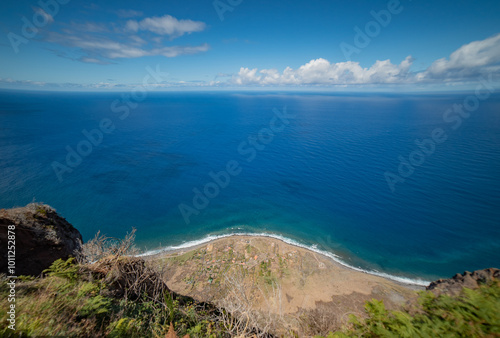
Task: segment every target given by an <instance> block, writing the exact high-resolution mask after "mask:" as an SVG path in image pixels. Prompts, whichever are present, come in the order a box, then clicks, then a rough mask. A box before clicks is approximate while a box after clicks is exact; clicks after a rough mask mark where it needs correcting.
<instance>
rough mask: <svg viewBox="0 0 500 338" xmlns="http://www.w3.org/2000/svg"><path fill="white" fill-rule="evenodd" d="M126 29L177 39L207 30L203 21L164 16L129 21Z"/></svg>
mask: <svg viewBox="0 0 500 338" xmlns="http://www.w3.org/2000/svg"><path fill="white" fill-rule="evenodd" d="M126 28H127V29H128V30H130V31H132V32H137V31H139V30H144V31H150V32H153V33H156V34H158V35H169V36H170V37H172V38H176V37H179V36H182V35H184V34H186V33H187V34H189V33H193V32H201V31H203V30H204V29H205V28H206V24H205V23H204V22H201V21H193V20H178V19H176V18H174V17H173V16H171V15H164V16H161V17H151V18H145V19H143V20H141V21H136V20H129V21H127V25H126Z"/></svg>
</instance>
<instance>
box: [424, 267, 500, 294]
mask: <svg viewBox="0 0 500 338" xmlns="http://www.w3.org/2000/svg"><path fill="white" fill-rule="evenodd" d="M499 279H500V269H496V268H489V269H484V270H476V271H474V272H469V271H465V272H464V273H463V274H462V275H461V274H459V273H457V274H456V275H455V276H453V277H452V278H448V279H438V280H437V281H434V282H432V283H431V284H429V286H428V287H427V290H431V291H432V292H434V293H435V294H436V295H440V294H442V293H446V294H448V295H456V294H459V293H460V291H461V290H462V288H464V287H465V288H468V289H475V288H477V287H479V285H482V284H488V283H490V282H491V281H493V280H499Z"/></svg>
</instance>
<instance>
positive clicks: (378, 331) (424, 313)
mask: <svg viewBox="0 0 500 338" xmlns="http://www.w3.org/2000/svg"><path fill="white" fill-rule="evenodd" d="M365 310H366V314H367V318H366V319H360V318H357V317H356V316H352V317H351V327H350V328H347V329H345V330H344V331H343V332H338V333H336V334H331V335H330V336H329V337H498V336H500V282H499V281H494V282H492V283H491V284H489V285H482V286H480V287H479V288H477V289H475V290H472V289H467V288H464V289H462V292H461V293H460V294H459V295H458V296H448V295H446V294H441V295H439V296H436V295H434V294H433V293H432V292H430V291H424V292H422V293H421V294H420V297H419V304H418V306H415V307H413V308H410V309H407V310H405V311H388V310H386V308H385V306H384V303H383V302H382V301H378V300H372V301H371V302H367V304H366V305H365Z"/></svg>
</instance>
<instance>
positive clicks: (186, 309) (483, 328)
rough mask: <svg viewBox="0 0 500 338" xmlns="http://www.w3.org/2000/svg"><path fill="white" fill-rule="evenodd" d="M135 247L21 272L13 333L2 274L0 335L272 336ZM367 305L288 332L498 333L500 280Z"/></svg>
mask: <svg viewBox="0 0 500 338" xmlns="http://www.w3.org/2000/svg"><path fill="white" fill-rule="evenodd" d="M132 248H133V234H131V236H129V237H127V238H126V239H125V240H124V241H116V240H110V239H107V238H105V237H103V236H96V238H95V239H94V240H92V241H90V242H89V243H87V244H85V246H84V248H83V251H82V254H81V255H80V256H79V257H78V258H77V259H75V258H70V259H68V260H66V261H64V260H57V261H55V262H54V263H53V264H52V266H51V267H50V268H49V269H47V270H45V271H44V273H43V275H42V276H40V277H36V278H35V277H20V278H19V279H18V280H17V282H16V288H15V290H16V303H15V304H16V331H15V332H14V331H12V330H11V329H9V328H8V326H9V324H10V323H9V322H8V313H7V311H8V309H9V305H10V303H9V300H8V298H9V297H8V295H9V292H10V286H9V285H8V284H7V282H8V280H7V279H6V278H5V276H3V277H2V278H1V280H0V336H1V337H14V336H15V337H28V336H76V337H139V336H140V337H165V336H167V337H177V336H179V337H183V336H185V335H189V337H233V336H239V337H268V336H272V335H271V333H269V332H266V331H265V327H264V326H259V321H260V320H264V321H265V318H262V314H261V315H257V314H256V312H255V311H253V312H252V311H250V310H248V309H247V310H248V311H247V310H245V311H239V312H238V311H233V312H232V313H229V311H228V310H227V309H229V308H222V307H217V306H214V305H212V304H208V303H200V302H197V301H194V300H193V299H191V298H188V297H183V296H180V295H178V294H175V293H174V292H172V291H171V290H169V289H168V287H167V285H166V284H165V282H164V280H163V279H162V272H161V271H159V270H158V266H157V265H150V264H147V262H145V261H144V260H142V259H140V258H136V257H134V256H131V255H130V253H132V252H133V250H132ZM236 291H238V289H235V292H236ZM238 292H239V291H238ZM241 292H243V291H241ZM235 299H238V298H237V297H236V298H235ZM365 309H366V314H365V316H359V317H355V316H352V317H351V320H350V323H349V324H348V325H346V326H345V327H343V328H339V329H338V330H337V331H336V332H330V333H329V332H328V331H329V330H331V329H328V330H325V329H324V328H325V327H328V328H330V327H331V326H328V325H326V324H328V323H322V318H330V317H328V314H325V313H321V312H314V315H312V313H311V315H309V316H305V317H303V318H300V320H301V322H300V326H301V327H302V328H307V330H305V329H303V330H300V331H297V330H293V329H290V330H289V331H288V332H287V333H285V334H283V336H286V337H303V336H307V335H309V336H310V335H314V334H319V335H318V336H317V337H360V336H361V337H429V336H439V337H447V336H449V337H455V336H473V337H500V282H499V281H498V280H494V281H493V282H491V283H489V284H487V285H482V286H480V287H479V288H477V289H474V290H471V289H463V290H462V292H461V293H460V294H458V295H456V296H449V295H446V294H442V295H439V296H435V295H434V294H433V293H432V292H430V291H425V292H421V294H420V296H419V300H418V304H412V305H408V306H407V307H406V308H405V309H404V310H401V311H389V310H387V309H386V308H385V305H384V303H383V302H382V301H379V300H372V301H371V302H368V303H367V304H366V306H365ZM252 316H254V317H252ZM256 318H257V319H256ZM270 320H274V319H273V318H271V319H270ZM329 321H330V320H329ZM324 324H325V325H324ZM259 327H260V328H261V329H259ZM174 331H175V332H174ZM305 332H307V334H306V333H305Z"/></svg>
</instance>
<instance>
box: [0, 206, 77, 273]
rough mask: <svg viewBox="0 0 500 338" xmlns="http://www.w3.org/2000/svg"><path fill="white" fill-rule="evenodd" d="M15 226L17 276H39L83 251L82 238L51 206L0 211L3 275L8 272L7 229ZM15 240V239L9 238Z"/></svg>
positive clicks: (0, 267)
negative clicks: (57, 261)
mask: <svg viewBox="0 0 500 338" xmlns="http://www.w3.org/2000/svg"><path fill="white" fill-rule="evenodd" d="M9 225H15V230H14V232H15V274H16V275H18V276H19V275H38V274H40V273H41V272H42V271H43V270H44V269H46V268H48V267H49V266H50V265H51V264H52V262H53V261H55V260H56V259H59V258H62V259H67V258H68V257H69V256H70V255H74V254H75V251H77V250H79V249H80V245H81V241H82V235H81V234H80V232H79V231H78V230H77V229H75V228H74V227H73V226H72V225H71V224H70V223H69V222H68V221H66V219H64V218H63V217H61V216H59V215H58V214H57V213H56V211H55V210H54V209H53V208H51V207H50V206H48V205H43V204H39V203H31V204H28V205H27V206H25V207H22V208H14V209H7V210H6V209H1V210H0V248H1V249H0V250H1V251H0V254H1V257H2V259H1V260H0V273H7V266H8V265H7V264H8V259H7V258H8V252H7V248H8V245H12V243H9V244H8V240H9V237H8V226H9ZM10 239H12V237H10Z"/></svg>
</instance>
